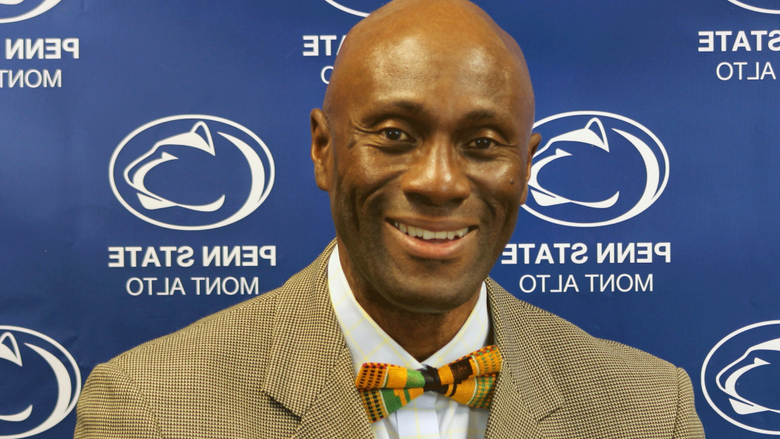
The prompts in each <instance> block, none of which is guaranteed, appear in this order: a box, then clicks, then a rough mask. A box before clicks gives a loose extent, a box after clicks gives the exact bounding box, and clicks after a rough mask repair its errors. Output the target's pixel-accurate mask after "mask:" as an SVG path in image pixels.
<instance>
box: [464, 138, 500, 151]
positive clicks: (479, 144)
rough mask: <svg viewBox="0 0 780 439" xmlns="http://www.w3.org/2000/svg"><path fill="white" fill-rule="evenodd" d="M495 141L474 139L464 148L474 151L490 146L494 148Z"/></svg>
mask: <svg viewBox="0 0 780 439" xmlns="http://www.w3.org/2000/svg"><path fill="white" fill-rule="evenodd" d="M495 145H496V141H495V140H493V139H488V138H487V137H480V138H478V139H474V140H472V141H471V142H469V143H468V144H467V145H466V147H468V148H474V149H488V148H490V147H491V146H495Z"/></svg>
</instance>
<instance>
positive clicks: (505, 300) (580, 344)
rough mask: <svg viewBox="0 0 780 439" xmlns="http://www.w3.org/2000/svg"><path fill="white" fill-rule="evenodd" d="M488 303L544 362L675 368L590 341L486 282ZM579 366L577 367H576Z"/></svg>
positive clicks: (608, 343) (640, 353) (579, 331)
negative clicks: (528, 336) (529, 340)
mask: <svg viewBox="0 0 780 439" xmlns="http://www.w3.org/2000/svg"><path fill="white" fill-rule="evenodd" d="M489 286H490V290H492V296H491V298H492V300H493V301H494V303H495V304H496V305H497V306H498V307H500V308H503V311H502V312H499V313H497V314H498V315H500V316H501V317H502V319H503V320H504V321H503V322H502V323H503V324H509V325H511V326H514V327H515V328H516V327H517V326H523V327H525V329H526V330H527V331H530V332H531V333H532V334H533V337H534V338H535V341H536V342H537V343H538V344H539V347H540V348H542V351H543V353H544V356H545V358H546V359H547V360H548V362H550V363H552V364H556V365H560V366H561V367H565V366H566V365H569V364H572V363H581V362H583V361H584V362H585V363H593V362H595V363H599V364H601V363H604V362H605V363H607V364H610V365H613V366H614V367H615V368H619V369H621V370H623V369H629V370H631V369H634V370H643V371H645V372H653V371H655V372H658V373H661V374H671V375H676V371H675V367H674V366H673V365H672V364H671V363H669V362H667V361H664V360H662V359H660V358H658V357H655V356H653V355H651V354H649V353H647V352H644V351H641V350H639V349H636V348H633V347H631V346H627V345H625V344H622V343H618V342H615V341H611V340H605V339H601V338H597V337H593V336H591V335H590V334H588V333H587V332H585V331H583V330H582V329H580V328H579V327H577V326H576V325H574V324H572V323H570V322H568V321H567V320H565V319H563V318H561V317H559V316H557V315H555V314H552V313H550V312H548V311H545V310H543V309H541V308H538V307H536V306H534V305H531V304H529V303H527V302H524V301H522V300H520V299H517V298H515V297H514V296H512V295H511V294H510V293H508V292H506V291H505V290H504V289H503V288H501V286H499V285H498V284H497V283H495V282H494V281H492V280H489ZM580 366H581V364H580Z"/></svg>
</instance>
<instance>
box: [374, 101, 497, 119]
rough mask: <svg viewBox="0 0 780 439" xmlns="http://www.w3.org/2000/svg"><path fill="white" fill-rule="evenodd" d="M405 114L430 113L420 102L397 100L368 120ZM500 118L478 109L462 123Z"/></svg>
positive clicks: (494, 113)
mask: <svg viewBox="0 0 780 439" xmlns="http://www.w3.org/2000/svg"><path fill="white" fill-rule="evenodd" d="M405 114H412V115H419V116H428V115H430V111H429V110H427V109H426V108H425V106H424V105H423V104H421V103H419V102H414V101H409V100H397V101H389V102H387V103H386V104H384V105H382V107H381V108H379V109H377V110H376V111H373V112H371V113H370V114H369V115H368V116H367V117H366V119H367V120H371V121H376V120H377V119H381V118H384V117H388V116H389V117H393V116H404V115H405ZM497 118H498V116H497V113H496V112H495V111H493V110H488V109H477V110H472V111H470V112H469V113H467V114H466V115H465V116H464V117H463V118H462V119H461V121H462V122H479V121H481V120H496V119H497Z"/></svg>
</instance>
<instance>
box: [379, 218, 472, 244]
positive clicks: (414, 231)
mask: <svg viewBox="0 0 780 439" xmlns="http://www.w3.org/2000/svg"><path fill="white" fill-rule="evenodd" d="M393 226H394V227H395V228H396V229H398V230H400V231H401V233H404V234H407V235H409V236H411V237H412V238H420V239H423V240H425V241H430V240H434V239H435V240H442V239H447V240H456V239H460V238H463V236H465V235H466V234H467V233H468V232H469V228H468V227H464V228H462V229H458V230H439V231H433V230H426V229H423V228H420V227H412V226H407V225H406V224H403V223H399V222H398V221H393Z"/></svg>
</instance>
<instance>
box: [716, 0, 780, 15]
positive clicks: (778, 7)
mask: <svg viewBox="0 0 780 439" xmlns="http://www.w3.org/2000/svg"><path fill="white" fill-rule="evenodd" d="M729 2H731V3H733V4H735V5H737V6H739V7H740V8H745V9H749V10H751V11H755V12H761V13H764V14H780V4H778V3H780V2H778V1H777V0H747V1H739V0H729Z"/></svg>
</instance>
